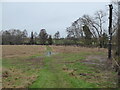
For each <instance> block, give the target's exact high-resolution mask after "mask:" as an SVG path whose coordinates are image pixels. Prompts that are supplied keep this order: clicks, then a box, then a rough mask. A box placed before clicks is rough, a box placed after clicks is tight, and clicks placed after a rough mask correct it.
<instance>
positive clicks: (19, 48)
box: [2, 45, 45, 58]
mask: <svg viewBox="0 0 120 90" xmlns="http://www.w3.org/2000/svg"><path fill="white" fill-rule="evenodd" d="M44 51H45V46H41V45H3V46H2V57H3V58H10V57H21V56H30V55H34V54H42V53H44Z"/></svg>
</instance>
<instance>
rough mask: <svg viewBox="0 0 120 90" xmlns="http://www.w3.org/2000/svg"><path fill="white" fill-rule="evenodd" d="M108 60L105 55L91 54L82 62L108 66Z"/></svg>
mask: <svg viewBox="0 0 120 90" xmlns="http://www.w3.org/2000/svg"><path fill="white" fill-rule="evenodd" d="M107 60H108V59H107V57H105V56H104V55H89V56H87V57H86V59H85V60H82V61H81V62H82V63H85V64H93V65H98V66H106V64H107Z"/></svg>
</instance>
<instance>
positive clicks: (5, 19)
mask: <svg viewBox="0 0 120 90" xmlns="http://www.w3.org/2000/svg"><path fill="white" fill-rule="evenodd" d="M108 4H109V2H89V3H88V2H74V3H73V2H63V3H60V2H47V3H42V2H36V3H35V2H19V3H18V2H4V3H2V9H0V11H1V10H2V18H1V17H0V19H2V29H3V30H7V29H13V28H14V29H20V30H24V29H26V30H27V31H28V32H29V33H30V32H31V31H34V32H38V33H39V32H40V30H41V29H42V28H45V29H46V31H47V32H48V33H49V34H51V35H53V34H54V33H55V32H57V31H60V33H61V36H63V37H64V36H66V32H65V29H66V27H69V26H70V25H71V23H72V22H73V21H74V20H76V19H78V18H79V17H81V16H82V15H83V14H89V15H93V14H94V12H95V11H97V10H101V9H102V10H106V9H107V8H108V6H106V5H108ZM0 7H1V4H0ZM0 15H1V14H0ZM0 23H1V22H0ZM0 25H1V24H0ZM0 27H1V26H0Z"/></svg>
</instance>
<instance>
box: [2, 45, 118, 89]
mask: <svg viewBox="0 0 120 90" xmlns="http://www.w3.org/2000/svg"><path fill="white" fill-rule="evenodd" d="M2 49H3V50H2V53H3V58H2V67H3V71H2V75H3V77H2V79H3V88H115V87H116V82H117V81H116V77H117V76H116V73H115V72H114V71H113V70H112V69H111V68H108V67H109V66H107V63H106V60H107V58H106V56H107V55H106V54H107V50H106V49H98V48H85V47H74V46H39V45H27V46H25V45H19V46H17V45H11V46H10V45H6V46H3V47H2ZM48 52H52V53H51V54H50V55H48Z"/></svg>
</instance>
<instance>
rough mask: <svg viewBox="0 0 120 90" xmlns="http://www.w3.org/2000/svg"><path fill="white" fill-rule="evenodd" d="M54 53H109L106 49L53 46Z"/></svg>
mask: <svg viewBox="0 0 120 90" xmlns="http://www.w3.org/2000/svg"><path fill="white" fill-rule="evenodd" d="M51 48H52V49H53V52H61V53H79V52H81V53H82V52H83V53H84V52H93V53H94V52H103V53H104V52H107V49H104V48H87V47H76V46H51Z"/></svg>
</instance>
